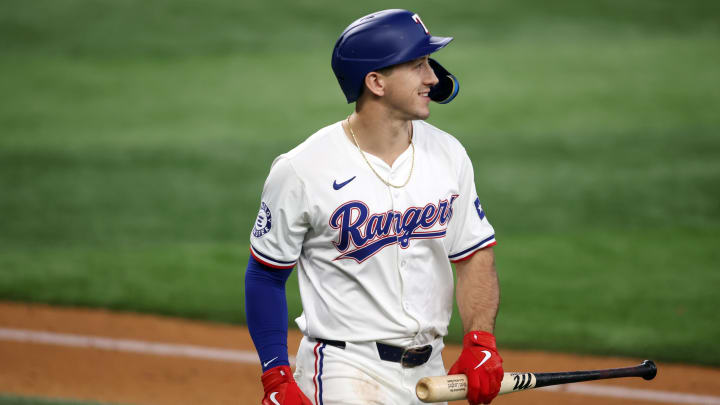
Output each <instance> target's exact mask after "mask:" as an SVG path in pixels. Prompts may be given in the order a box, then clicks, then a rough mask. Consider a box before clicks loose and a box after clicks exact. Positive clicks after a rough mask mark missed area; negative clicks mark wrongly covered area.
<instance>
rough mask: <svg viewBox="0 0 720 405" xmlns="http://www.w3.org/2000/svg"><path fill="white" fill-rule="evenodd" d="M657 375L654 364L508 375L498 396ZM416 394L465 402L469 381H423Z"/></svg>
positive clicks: (453, 377)
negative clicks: (581, 382) (565, 385)
mask: <svg viewBox="0 0 720 405" xmlns="http://www.w3.org/2000/svg"><path fill="white" fill-rule="evenodd" d="M656 374H657V367H656V366H655V363H654V362H653V361H652V360H645V361H643V362H642V364H640V365H639V366H635V367H623V368H610V369H605V370H586V371H565V372H560V373H505V375H504V376H503V380H502V383H501V384H500V393H499V394H508V393H511V392H517V391H522V390H528V389H531V388H540V387H547V386H549V385H558V384H568V383H574V382H580V381H592V380H604V379H607V378H622V377H642V378H644V379H646V380H652V379H653V378H655V375H656ZM415 394H416V395H417V397H418V399H420V400H421V401H422V402H444V401H455V400H458V399H465V398H466V396H467V377H465V375H464V374H455V375H447V376H439V377H424V378H421V379H420V381H418V383H417V385H416V386H415Z"/></svg>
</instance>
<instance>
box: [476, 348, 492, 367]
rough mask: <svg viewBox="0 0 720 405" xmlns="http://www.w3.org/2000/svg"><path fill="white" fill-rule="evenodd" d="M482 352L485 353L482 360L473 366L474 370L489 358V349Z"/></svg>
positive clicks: (490, 355)
mask: <svg viewBox="0 0 720 405" xmlns="http://www.w3.org/2000/svg"><path fill="white" fill-rule="evenodd" d="M482 352H483V353H485V358H484V359H482V361H481V362H480V364H478V365H477V366H475V370H477V368H478V367H480V366H482V365H483V364H485V362H486V361H488V360H490V357H492V354H490V352H489V351H487V350H483V351H482Z"/></svg>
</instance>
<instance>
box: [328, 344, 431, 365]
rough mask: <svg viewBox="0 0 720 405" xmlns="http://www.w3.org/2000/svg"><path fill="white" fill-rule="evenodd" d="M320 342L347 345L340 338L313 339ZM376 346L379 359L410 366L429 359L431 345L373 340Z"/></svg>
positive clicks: (343, 346) (339, 345)
mask: <svg viewBox="0 0 720 405" xmlns="http://www.w3.org/2000/svg"><path fill="white" fill-rule="evenodd" d="M315 340H316V341H318V342H320V343H325V344H326V345H330V346H334V347H337V348H340V349H343V350H344V349H345V346H346V345H347V344H346V343H345V342H343V341H341V340H328V339H315ZM375 345H376V346H377V351H378V355H380V360H384V361H391V362H393V363H400V364H401V365H402V366H403V367H405V368H412V367H417V366H421V365H423V364H425V363H427V361H428V360H429V359H430V355H431V354H432V346H431V345H425V346H420V347H400V346H393V345H386V344H385V343H380V342H375Z"/></svg>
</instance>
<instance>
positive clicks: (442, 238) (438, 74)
mask: <svg viewBox="0 0 720 405" xmlns="http://www.w3.org/2000/svg"><path fill="white" fill-rule="evenodd" d="M451 40H452V38H448V37H436V36H432V35H430V33H429V31H428V28H427V26H425V24H424V23H423V21H422V20H421V19H420V17H419V16H418V15H417V14H414V13H413V12H410V11H407V10H384V11H380V12H376V13H373V14H370V15H367V16H365V17H362V18H360V19H359V20H357V21H355V22H353V23H352V24H350V26H348V27H347V29H345V31H344V32H343V33H342V34H341V35H340V38H339V39H338V40H337V43H336V45H335V48H334V50H333V54H332V68H333V71H334V73H335V76H336V77H337V79H338V82H339V83H340V87H341V88H342V91H343V92H344V94H345V97H346V99H347V101H348V103H353V102H355V103H356V104H355V109H354V112H353V113H352V114H351V115H350V116H349V117H347V118H344V119H342V120H341V121H339V122H336V123H334V124H332V125H329V126H327V127H325V128H322V129H321V130H319V131H317V132H316V133H315V134H313V135H312V136H310V137H309V138H308V139H307V140H305V141H304V142H303V143H302V144H301V145H299V146H297V147H296V148H294V149H293V150H291V151H290V152H288V153H285V154H283V155H281V156H279V157H278V158H276V159H275V161H274V162H273V164H272V167H271V169H270V174H269V175H268V178H267V180H266V182H265V185H264V188H263V192H262V198H261V203H260V211H259V214H258V217H257V221H256V223H255V226H254V228H253V230H252V233H251V237H250V244H251V246H250V251H251V253H252V255H251V257H250V260H249V263H248V267H247V272H246V276H245V293H246V302H245V305H246V313H247V322H248V326H249V329H250V333H251V336H252V338H253V342H254V343H255V347H256V349H257V351H258V355H259V357H260V361H261V363H262V371H263V375H262V383H263V386H264V389H265V397H264V398H263V400H262V404H264V405H281V404H282V405H296V404H303V405H304V404H313V405H339V404H343V405H347V404H378V405H380V404H382V405H387V404H418V403H420V402H419V400H418V399H417V397H416V396H415V390H414V387H415V384H416V383H417V381H418V380H419V379H420V378H422V377H424V376H429V375H443V374H444V373H445V366H444V364H443V361H442V358H441V355H440V353H441V351H442V348H443V336H445V335H446V334H447V331H448V323H449V320H450V315H451V312H452V307H453V305H452V303H453V301H452V300H453V286H454V285H453V284H454V283H453V272H452V267H451V264H450V263H451V262H452V263H455V268H456V273H457V303H458V307H459V311H460V317H461V319H462V323H463V327H464V329H465V331H466V335H465V337H464V339H463V344H464V348H463V351H462V353H461V355H460V357H459V359H458V360H457V361H456V362H455V363H454V365H453V366H452V368H451V369H450V373H453V374H459V373H464V374H465V375H467V377H468V380H469V394H468V400H469V402H470V403H471V404H479V403H490V401H491V400H492V399H493V398H494V397H495V396H496V395H497V392H498V390H499V387H500V381H501V380H502V376H503V370H502V359H501V358H500V355H499V354H498V352H497V348H496V346H495V338H494V336H493V334H492V332H493V328H494V323H495V316H496V314H497V308H498V302H499V287H498V279H497V275H496V272H495V268H494V256H493V250H492V246H493V245H494V244H495V234H494V230H493V228H492V226H491V225H490V223H489V222H488V219H487V217H486V216H485V213H484V211H483V209H482V206H481V205H480V200H479V198H478V195H477V193H476V190H475V184H474V174H473V166H472V164H471V162H470V159H469V157H468V155H467V153H466V152H465V149H464V148H463V147H462V145H461V144H460V143H459V142H458V141H457V140H456V139H455V138H453V137H452V136H451V135H449V134H447V133H445V132H443V131H441V130H439V129H437V128H435V127H433V126H432V125H430V124H428V123H426V122H425V121H424V120H425V119H426V118H427V117H428V116H429V115H430V110H429V103H430V101H431V100H434V101H437V102H440V103H447V102H449V101H451V100H452V99H453V98H454V97H455V95H456V94H457V92H458V88H459V87H458V82H457V79H456V78H455V77H454V76H452V75H451V74H450V73H448V71H447V70H445V69H444V68H443V67H442V66H441V65H440V64H439V63H437V62H436V61H435V60H433V59H430V58H429V55H430V54H432V53H434V52H435V51H437V50H439V49H441V48H443V47H444V46H446V45H447V44H448V43H449V42H450V41H451ZM295 266H297V267H298V278H299V283H300V296H301V298H302V306H303V313H302V315H301V316H300V317H299V318H297V319H296V322H297V325H298V327H299V328H300V330H301V331H302V333H303V335H304V337H303V339H302V341H301V343H300V348H299V350H298V353H297V356H296V369H295V373H294V375H293V374H292V373H291V370H290V367H289V365H290V363H289V361H288V353H287V328H288V325H287V316H288V312H287V304H286V298H285V282H286V280H287V278H288V277H289V275H290V272H291V271H292V268H293V267H295Z"/></svg>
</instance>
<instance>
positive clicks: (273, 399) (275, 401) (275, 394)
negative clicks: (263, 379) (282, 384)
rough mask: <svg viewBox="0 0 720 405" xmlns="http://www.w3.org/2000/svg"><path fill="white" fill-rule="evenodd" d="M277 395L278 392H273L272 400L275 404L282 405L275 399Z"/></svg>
mask: <svg viewBox="0 0 720 405" xmlns="http://www.w3.org/2000/svg"><path fill="white" fill-rule="evenodd" d="M277 394H278V393H277V392H273V393H272V394H270V400H271V401H272V403H273V404H275V405H280V402H278V401H277V399H275V397H276V396H277Z"/></svg>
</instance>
